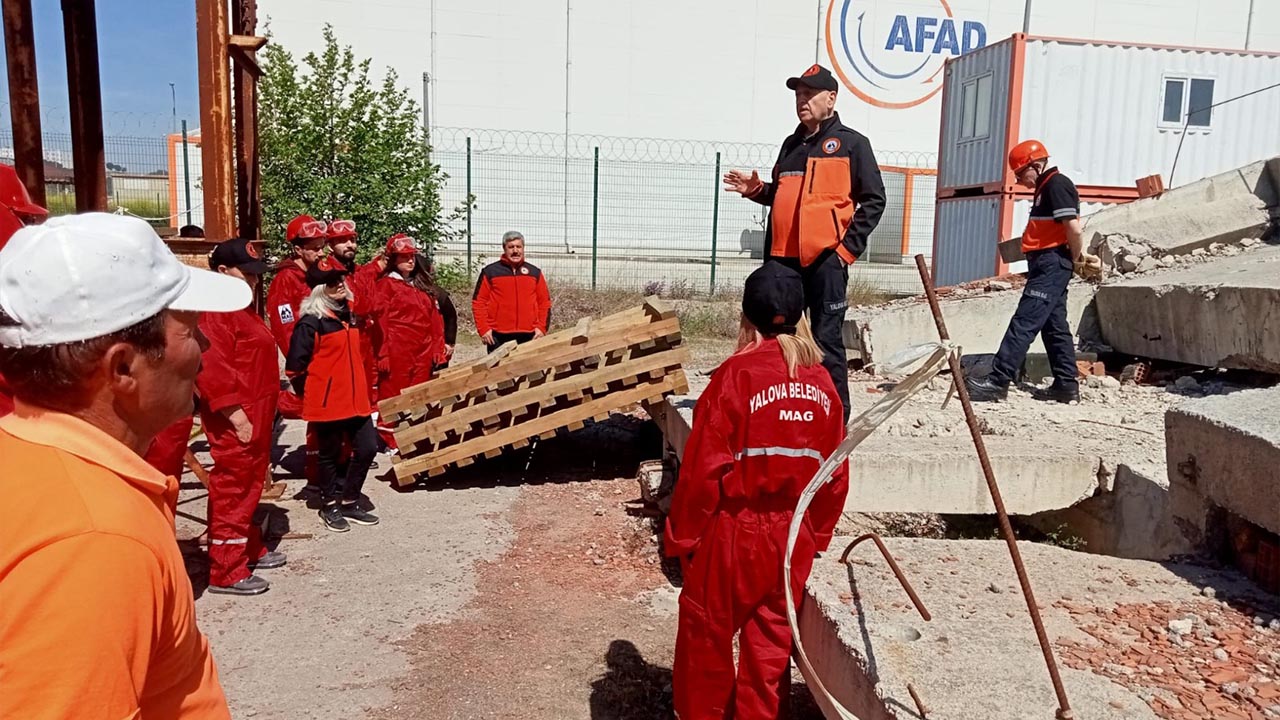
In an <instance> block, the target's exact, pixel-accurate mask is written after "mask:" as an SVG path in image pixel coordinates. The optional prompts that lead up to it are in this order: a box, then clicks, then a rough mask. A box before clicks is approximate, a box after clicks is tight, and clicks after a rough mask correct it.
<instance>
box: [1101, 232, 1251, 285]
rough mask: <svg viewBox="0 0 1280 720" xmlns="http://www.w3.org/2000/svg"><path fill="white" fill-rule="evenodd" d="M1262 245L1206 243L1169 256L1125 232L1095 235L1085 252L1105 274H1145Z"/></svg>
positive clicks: (1222, 256)
mask: <svg viewBox="0 0 1280 720" xmlns="http://www.w3.org/2000/svg"><path fill="white" fill-rule="evenodd" d="M1261 245H1263V241H1262V240H1261V239H1259V238H1252V237H1248V238H1242V239H1241V240H1240V241H1239V243H1238V244H1225V243H1219V242H1214V243H1209V245H1208V246H1206V247H1202V248H1195V249H1194V250H1192V251H1191V252H1189V253H1186V254H1181V253H1172V252H1169V251H1168V250H1167V249H1165V248H1164V247H1162V246H1161V245H1160V244H1158V243H1154V242H1152V241H1150V240H1148V239H1146V238H1143V237H1140V236H1137V235H1130V234H1128V233H1107V234H1103V233H1096V234H1095V235H1094V236H1093V238H1092V240H1090V241H1089V252H1091V253H1093V254H1094V255H1097V256H1098V257H1099V258H1101V259H1102V266H1103V268H1104V270H1105V271H1106V273H1107V274H1108V275H1110V274H1118V275H1129V274H1131V273H1135V274H1136V273H1147V272H1151V271H1153V270H1162V269H1168V268H1176V267H1182V266H1186V265H1196V264H1199V263H1206V262H1212V261H1213V260H1214V259H1215V258H1224V257H1235V256H1236V255H1239V254H1241V253H1242V252H1246V251H1248V250H1250V249H1252V248H1257V247H1259V246H1261Z"/></svg>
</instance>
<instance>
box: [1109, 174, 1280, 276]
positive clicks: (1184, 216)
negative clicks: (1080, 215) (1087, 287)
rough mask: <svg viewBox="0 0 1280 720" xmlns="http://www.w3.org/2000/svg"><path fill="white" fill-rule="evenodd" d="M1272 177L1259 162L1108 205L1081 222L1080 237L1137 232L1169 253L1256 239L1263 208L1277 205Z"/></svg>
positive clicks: (1261, 226)
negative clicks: (1156, 195)
mask: <svg viewBox="0 0 1280 720" xmlns="http://www.w3.org/2000/svg"><path fill="white" fill-rule="evenodd" d="M1275 160H1276V159H1275V158H1273V159H1272V160H1271V161H1270V162H1272V163H1274V162H1275ZM1274 175H1275V173H1274V172H1271V171H1269V170H1268V161H1260V162H1256V163H1252V164H1250V165H1246V166H1245V167H1242V168H1238V169H1236V170H1231V171H1229V172H1225V173H1222V174H1221V175H1215V176H1213V177H1209V178H1205V179H1203V180H1198V181H1196V182H1193V183H1189V184H1187V185H1183V186H1181V187H1176V188H1173V189H1172V190H1169V191H1167V192H1165V193H1164V194H1163V195H1161V196H1159V197H1154V198H1146V199H1142V200H1135V201H1134V202H1131V203H1125V204H1123V205H1113V206H1111V207H1107V208H1104V209H1102V210H1099V211H1098V212H1096V213H1093V214H1092V215H1089V216H1087V217H1086V218H1085V227H1084V235H1085V238H1086V239H1089V238H1092V237H1094V236H1095V235H1097V234H1102V235H1106V234H1110V233H1126V232H1133V231H1134V230H1135V229H1140V230H1141V232H1142V233H1143V237H1144V238H1147V239H1149V240H1150V243H1151V247H1152V248H1153V249H1159V250H1161V251H1163V252H1164V253H1171V254H1184V253H1190V252H1191V251H1192V250H1195V249H1196V248H1205V247H1208V246H1209V245H1210V244H1211V243H1215V242H1218V243H1236V242H1239V241H1240V240H1242V239H1245V238H1256V237H1259V236H1260V235H1261V234H1262V232H1263V231H1264V230H1265V229H1266V228H1267V226H1268V223H1269V220H1270V218H1269V213H1268V207H1269V206H1272V207H1273V206H1275V205H1277V200H1276V198H1277V189H1276V187H1275V183H1276V182H1277V179H1276V178H1274ZM1090 242H1091V241H1090Z"/></svg>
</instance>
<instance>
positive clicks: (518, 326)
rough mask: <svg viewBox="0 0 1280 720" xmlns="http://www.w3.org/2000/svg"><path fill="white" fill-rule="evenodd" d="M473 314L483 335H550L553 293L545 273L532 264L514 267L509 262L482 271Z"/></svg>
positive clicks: (486, 267)
mask: <svg viewBox="0 0 1280 720" xmlns="http://www.w3.org/2000/svg"><path fill="white" fill-rule="evenodd" d="M471 312H472V315H474V316H475V321H476V331H477V332H479V333H480V334H481V335H484V334H485V333H487V332H489V331H490V330H494V331H497V332H500V333H528V332H533V331H534V330H541V331H542V332H544V333H545V332H546V331H547V325H548V324H550V322H551V293H550V292H549V291H548V290H547V279H546V278H545V277H544V276H543V275H542V271H541V270H539V269H538V268H537V267H536V266H534V265H532V264H530V263H527V262H525V263H520V264H518V265H512V264H511V263H509V262H507V259H506V258H503V259H501V260H499V261H498V262H496V263H490V264H489V265H487V266H485V268H484V269H483V270H481V271H480V278H479V279H478V280H477V281H476V290H475V292H474V293H473V294H472V296H471Z"/></svg>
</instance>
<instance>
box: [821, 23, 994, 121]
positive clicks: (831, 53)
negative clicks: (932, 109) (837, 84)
mask: <svg viewBox="0 0 1280 720" xmlns="http://www.w3.org/2000/svg"><path fill="white" fill-rule="evenodd" d="M937 2H938V5H939V8H938V12H937V13H936V14H934V15H901V14H900V15H888V14H887V13H885V14H880V13H877V12H876V11H875V8H874V7H873V6H874V5H875V4H876V3H875V0H832V2H831V4H830V5H829V6H828V7H827V55H828V57H830V58H831V64H832V66H833V69H834V70H835V72H836V75H837V76H838V77H839V78H840V80H841V82H843V83H844V86H845V87H847V88H849V90H851V91H852V92H853V94H854V95H857V96H858V97H859V98H862V99H863V100H865V101H866V102H868V103H871V104H872V105H875V106H877V107H882V108H894V109H898V108H909V107H915V106H916V105H919V104H921V103H923V102H925V101H926V100H928V99H929V98H931V97H933V96H934V95H937V94H938V92H939V91H940V90H942V66H943V64H944V63H945V62H946V60H947V58H950V57H955V56H957V55H961V54H963V53H967V52H969V51H970V50H976V49H978V48H980V47H982V46H983V45H986V44H987V28H986V26H985V25H983V24H982V23H980V22H977V21H975V20H958V19H956V17H955V16H954V15H953V14H952V12H951V6H950V5H948V4H947V0H937ZM837 8H838V9H837Z"/></svg>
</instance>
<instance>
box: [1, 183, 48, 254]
mask: <svg viewBox="0 0 1280 720" xmlns="http://www.w3.org/2000/svg"><path fill="white" fill-rule="evenodd" d="M48 214H49V211H48V210H45V209H44V208H42V207H40V206H39V205H37V204H35V203H33V202H31V196H30V195H28V194H27V188H26V186H25V185H23V184H22V181H21V180H19V179H18V171H17V170H14V169H13V166H12V165H0V247H4V246H5V243H7V242H9V238H11V237H13V234H14V233H16V232H18V231H19V230H21V229H22V228H23V226H24V225H26V224H27V223H26V221H25V220H24V219H23V217H22V216H24V215H28V216H30V215H35V216H38V217H44V216H46V215H48Z"/></svg>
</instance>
